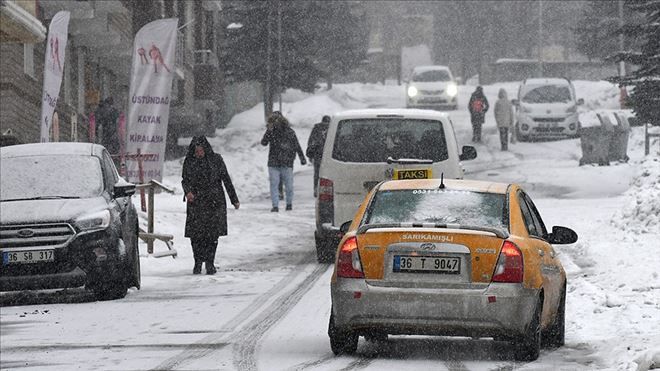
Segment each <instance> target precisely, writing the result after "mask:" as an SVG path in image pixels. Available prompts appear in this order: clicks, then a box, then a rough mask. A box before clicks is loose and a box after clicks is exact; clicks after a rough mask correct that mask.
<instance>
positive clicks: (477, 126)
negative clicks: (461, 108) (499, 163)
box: [468, 86, 489, 143]
mask: <svg viewBox="0 0 660 371" xmlns="http://www.w3.org/2000/svg"><path fill="white" fill-rule="evenodd" d="M488 108H489V105H488V99H486V96H485V95H484V90H483V88H482V87H481V86H477V89H476V90H475V91H474V93H472V96H471V97H470V102H469V103H468V110H470V119H471V121H472V141H473V142H477V143H478V142H481V126H482V125H483V124H484V119H485V118H486V112H488Z"/></svg>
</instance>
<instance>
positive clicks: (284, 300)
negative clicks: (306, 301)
mask: <svg viewBox="0 0 660 371" xmlns="http://www.w3.org/2000/svg"><path fill="white" fill-rule="evenodd" d="M314 264H316V263H314ZM328 267H329V266H328V265H325V264H324V265H317V266H316V268H314V270H313V271H312V272H311V273H309V274H308V275H307V276H306V277H305V278H304V279H303V280H302V282H301V283H300V284H299V285H298V286H296V287H295V288H293V289H292V290H290V291H288V292H286V293H284V294H282V295H280V296H279V297H278V298H277V299H276V300H275V301H274V302H273V303H272V304H270V305H269V306H268V307H266V308H264V310H262V311H261V314H260V315H259V316H257V317H255V318H254V319H253V320H252V321H251V322H250V323H248V324H247V325H245V326H244V327H243V329H242V330H241V331H240V332H239V333H238V334H236V338H238V339H240V342H238V343H235V344H234V349H233V353H234V366H235V367H236V369H238V370H239V371H254V370H257V358H256V353H257V350H258V348H259V342H260V341H261V339H262V338H263V336H264V335H265V334H266V333H267V332H268V330H270V329H271V328H272V327H273V326H274V325H275V324H277V322H279V321H280V320H281V319H282V318H283V317H284V316H285V315H286V313H288V312H289V311H290V310H291V309H292V308H293V307H294V306H295V305H296V304H297V303H298V302H299V301H300V299H302V297H303V295H305V293H307V291H309V289H310V288H311V287H312V286H313V285H314V283H316V281H317V280H318V279H319V278H320V277H321V276H322V275H323V273H325V272H326V271H327V270H328Z"/></svg>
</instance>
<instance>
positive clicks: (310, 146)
mask: <svg viewBox="0 0 660 371" xmlns="http://www.w3.org/2000/svg"><path fill="white" fill-rule="evenodd" d="M329 126H330V116H327V115H326V116H323V118H322V119H321V122H319V123H318V124H315V125H314V128H313V129H312V133H311V134H310V135H309V140H308V141H307V150H306V151H305V154H306V155H307V157H308V158H309V160H310V161H312V163H313V164H314V197H316V195H317V193H318V186H319V169H320V167H321V159H322V158H323V146H324V145H325V137H326V136H327V135H328V127H329Z"/></svg>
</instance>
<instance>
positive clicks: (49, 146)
mask: <svg viewBox="0 0 660 371" xmlns="http://www.w3.org/2000/svg"><path fill="white" fill-rule="evenodd" d="M102 148H103V147H102V146H100V145H98V144H93V143H74V142H58V143H30V144H18V145H14V146H7V147H2V148H0V154H1V155H2V157H21V156H34V155H44V156H56V155H89V156H91V155H92V153H93V152H97V151H100V150H101V149H102Z"/></svg>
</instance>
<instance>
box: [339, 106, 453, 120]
mask: <svg viewBox="0 0 660 371" xmlns="http://www.w3.org/2000/svg"><path fill="white" fill-rule="evenodd" d="M387 116H392V117H397V116H401V117H403V118H415V119H429V120H438V119H442V118H449V114H447V113H446V112H438V111H432V110H424V109H410V108H365V109H353V110H347V111H342V112H339V113H337V114H335V115H334V117H333V118H334V119H336V120H345V119H351V118H376V117H383V118H385V117H387Z"/></svg>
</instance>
